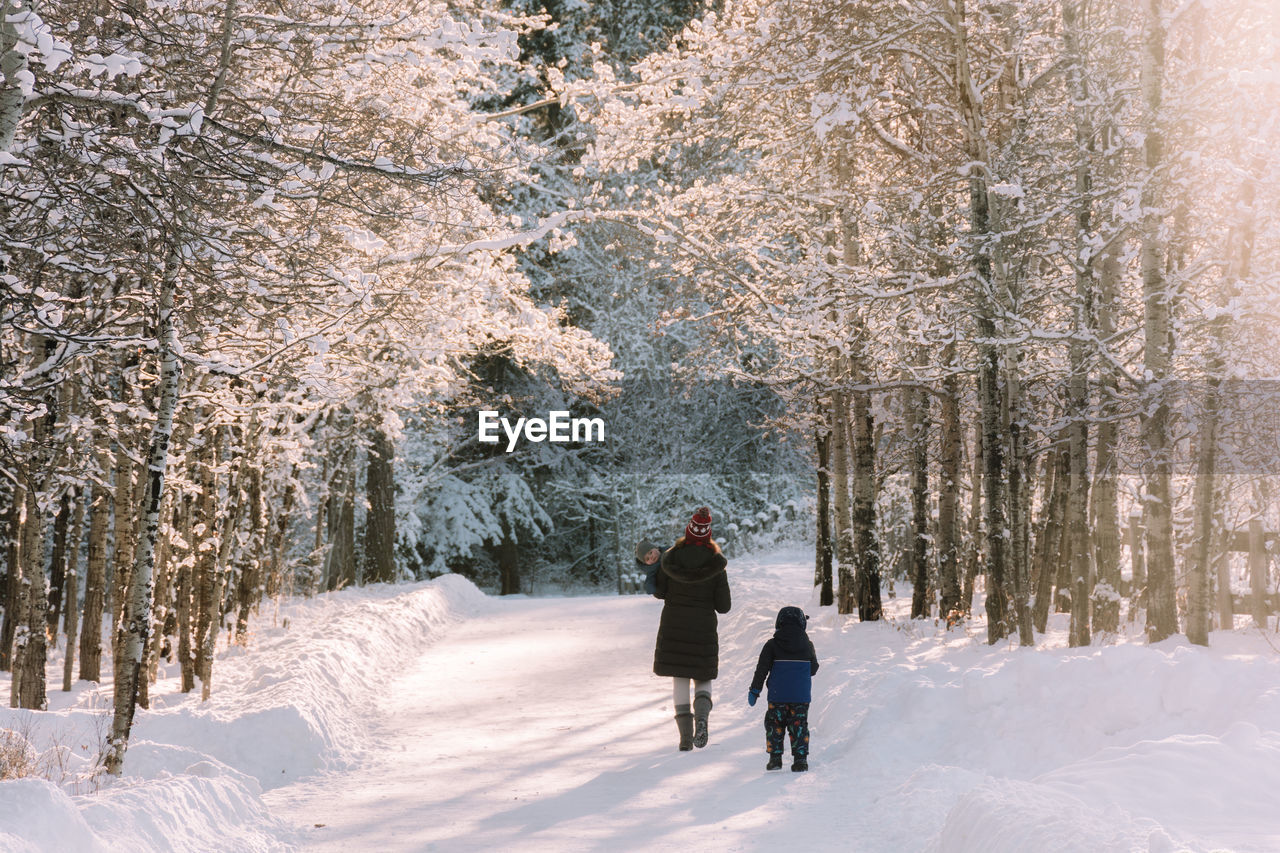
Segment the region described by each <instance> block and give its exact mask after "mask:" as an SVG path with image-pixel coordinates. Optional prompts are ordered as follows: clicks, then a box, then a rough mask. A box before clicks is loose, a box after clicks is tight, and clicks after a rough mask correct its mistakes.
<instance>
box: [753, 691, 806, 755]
mask: <svg viewBox="0 0 1280 853" xmlns="http://www.w3.org/2000/svg"><path fill="white" fill-rule="evenodd" d="M784 732H785V733H787V734H789V735H790V736H791V755H792V757H793V758H800V757H802V756H806V755H808V754H809V703H808V702H770V703H769V710H768V711H765V714H764V736H765V748H766V749H768V750H769V752H770V753H771V754H773V755H782V735H783V733H784Z"/></svg>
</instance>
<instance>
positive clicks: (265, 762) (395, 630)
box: [0, 575, 486, 853]
mask: <svg viewBox="0 0 1280 853" xmlns="http://www.w3.org/2000/svg"><path fill="white" fill-rule="evenodd" d="M485 600H486V599H485V596H484V594H483V593H481V592H480V591H479V590H478V589H476V587H475V586H474V585H472V584H471V583H470V582H469V581H466V580H465V579H463V578H461V577H458V576H454V575H445V576H443V577H440V578H437V579H436V580H434V581H429V582H425V583H421V584H415V585H413V586H408V587H406V586H398V587H397V586H387V585H382V586H373V587H364V588H359V589H350V590H344V591H341V592H337V593H329V594H326V595H322V596H318V597H316V598H312V599H299V600H293V601H291V602H289V603H288V604H286V605H285V606H284V607H283V608H282V609H281V610H280V612H278V613H275V614H265V613H264V614H263V615H262V616H261V617H259V618H257V619H256V620H255V621H254V623H253V625H252V626H251V627H252V629H253V634H252V636H251V638H250V648H249V650H248V651H247V652H246V650H245V649H243V648H240V647H233V648H230V649H226V650H223V651H222V652H221V653H220V654H219V655H218V657H217V661H216V663H215V665H214V671H213V677H214V690H213V694H212V696H211V698H210V701H208V702H205V703H201V702H200V701H199V694H198V690H197V692H196V693H195V694H191V695H184V694H182V693H180V692H179V689H178V687H179V686H178V683H177V680H176V678H168V679H164V680H162V681H161V682H160V683H159V684H157V685H156V686H155V687H154V688H153V689H152V710H149V711H148V710H142V709H139V711H138V714H137V717H136V719H135V722H134V729H133V735H132V738H131V746H130V748H129V752H128V754H127V756H126V759H125V777H124V778H123V779H121V780H104V779H103V778H102V777H100V776H99V777H97V778H96V779H93V780H92V782H91V783H88V787H92V786H93V785H96V784H103V785H104V787H103V788H102V790H100V791H97V792H96V793H82V792H81V790H82V789H84V788H85V787H86V784H87V783H86V779H87V778H88V771H89V770H90V769H91V768H92V765H93V763H94V760H95V759H96V754H97V752H96V751H97V749H98V747H99V745H100V744H101V741H102V736H103V734H104V733H105V731H106V726H107V723H108V719H109V718H108V714H107V711H106V710H105V709H106V708H107V705H108V702H109V699H107V698H105V697H109V695H110V693H109V691H110V689H111V688H110V685H109V684H103V685H102V686H101V687H93V686H92V685H86V684H83V683H82V684H80V685H78V686H77V692H76V693H75V694H73V696H72V698H71V700H70V701H71V704H70V705H69V706H68V707H63V708H57V707H56V705H55V708H56V709H55V710H51V711H48V712H43V713H38V712H30V711H20V710H9V709H5V710H2V711H0V728H8V729H12V730H14V731H19V732H22V733H23V734H24V735H25V736H26V737H27V738H28V739H29V740H30V741H31V742H32V744H33V746H34V747H35V748H36V750H37V751H38V752H39V753H40V755H41V757H42V761H41V763H42V764H43V765H44V766H46V767H48V766H58V767H61V768H63V772H62V773H61V776H62V779H63V782H64V785H63V787H64V788H67V789H68V790H63V788H60V787H59V786H58V785H56V784H53V783H52V782H49V781H46V780H44V779H34V778H27V779H18V780H14V781H5V782H0V850H6V851H8V850H15V851H24V853H25V851H54V850H57V851H63V850H66V851H71V850H75V851H82V850H83V851H94V852H95V853H96V851H114V850H121V851H124V850H129V851H145V850H157V851H203V850H228V849H230V850H237V851H246V853H249V851H267V850H281V849H291V848H292V846H293V840H294V838H293V832H292V830H291V829H290V828H289V827H287V826H286V825H285V824H283V823H282V822H280V821H278V820H277V819H276V818H274V817H273V816H272V815H271V814H270V813H269V812H268V810H267V808H266V806H265V805H264V804H263V801H262V791H263V790H264V789H269V788H272V787H275V786H278V785H281V784H285V783H286V782H291V781H294V780H296V779H297V778H299V777H302V776H307V775H310V774H313V773H316V772H317V771H321V770H333V769H341V768H344V767H349V766H351V765H352V764H354V763H355V762H356V761H357V760H358V758H359V756H360V755H361V753H362V751H363V750H365V749H367V748H368V747H369V734H370V733H369V730H368V721H369V720H370V719H372V718H373V717H374V714H375V711H376V703H377V700H378V699H379V697H380V695H381V693H382V689H381V686H382V683H383V682H384V681H386V680H387V679H388V678H389V677H390V676H392V675H393V674H395V673H396V672H397V671H398V670H399V669H400V668H401V667H402V665H403V663H404V661H405V659H406V658H407V657H409V656H412V655H414V654H415V653H417V652H418V651H420V650H421V649H423V648H425V647H426V646H427V645H429V644H430V643H431V642H433V641H434V640H435V639H436V638H437V637H439V635H440V634H441V632H443V631H444V630H445V629H446V627H447V626H448V624H449V623H450V622H451V621H453V620H456V619H458V618H462V617H465V616H468V615H472V614H474V613H476V612H478V611H479V610H480V609H481V608H482V607H483V606H484V602H485ZM269 620H275V621H276V622H277V623H278V626H277V627H267V626H266V624H265V623H268V621H269ZM286 626H287V627H286ZM59 665H60V662H57V663H55V664H52V665H51V668H50V678H51V682H50V683H56V682H54V681H53V679H54V678H56V677H60V674H55V673H54V670H55V669H58V668H59ZM109 670H110V665H109V663H104V671H109ZM174 675H176V673H174ZM7 689H8V685H7V683H4V684H0V690H3V691H6V692H7ZM65 696H67V694H60V693H58V692H56V691H55V692H51V694H50V697H51V701H53V702H55V703H58V702H62V701H67V700H65V699H63V697H65ZM51 755H52V756H54V758H53V759H51V758H50V756H51ZM55 775H56V774H55ZM108 782H110V783H109V784H108Z"/></svg>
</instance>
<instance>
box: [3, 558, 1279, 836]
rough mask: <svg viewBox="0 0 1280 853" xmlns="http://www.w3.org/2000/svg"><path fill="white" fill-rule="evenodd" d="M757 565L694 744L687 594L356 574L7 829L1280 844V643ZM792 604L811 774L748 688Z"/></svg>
mask: <svg viewBox="0 0 1280 853" xmlns="http://www.w3.org/2000/svg"><path fill="white" fill-rule="evenodd" d="M730 571H731V584H732V587H733V593H734V610H733V612H732V613H730V614H729V615H728V616H727V617H723V618H722V621H721V631H720V637H721V676H720V678H719V680H718V681H717V682H716V685H715V687H716V691H717V695H716V708H715V710H714V711H713V712H712V716H711V720H712V727H711V728H712V736H711V743H710V745H709V746H708V747H707V748H706V749H703V750H695V751H694V752H691V753H679V752H677V751H676V739H677V738H676V730H675V725H674V723H673V721H672V719H671V715H672V709H671V698H670V694H669V681H668V680H666V679H659V678H657V677H655V676H653V675H652V674H650V664H651V659H652V643H653V633H654V630H655V627H656V624H657V618H658V611H659V609H660V608H661V602H658V601H655V600H653V599H650V598H646V597H643V596H628V597H618V596H599V597H587V598H552V599H529V598H523V597H515V598H506V599H491V598H484V597H483V596H480V595H479V594H478V593H476V592H475V590H474V588H472V587H470V586H469V585H468V584H466V582H465V581H461V580H460V579H458V578H448V577H447V578H443V579H441V580H438V581H435V582H432V583H429V584H419V585H415V586H413V587H402V588H398V589H397V588H387V587H383V588H374V589H369V590H352V591H348V592H344V593H340V594H337V595H330V596H325V597H322V598H321V599H318V600H313V601H309V602H298V603H295V604H293V605H290V606H289V607H288V608H286V613H285V615H288V616H289V617H290V619H291V627H290V628H289V629H288V630H287V631H286V630H283V629H282V628H274V629H266V628H263V629H261V630H259V632H258V634H257V635H256V636H255V638H254V642H253V644H252V647H251V649H250V650H249V652H248V653H245V652H243V651H242V650H239V649H235V650H232V652H229V653H227V654H225V655H224V657H223V659H221V660H219V662H218V664H217V668H216V669H215V675H214V677H215V694H214V699H213V700H212V701H211V702H209V703H207V705H206V706H204V707H199V706H198V703H197V702H195V701H193V700H192V699H190V698H186V697H181V696H180V695H179V694H176V693H174V692H173V686H172V685H171V684H168V683H166V684H162V685H161V688H160V690H159V694H158V697H157V702H156V705H158V706H160V707H159V708H158V710H156V711H153V712H149V713H144V714H142V715H141V716H140V718H139V723H138V728H137V734H136V741H137V742H136V743H135V745H134V746H133V747H132V748H131V749H130V753H129V761H130V762H132V763H131V765H130V770H131V772H133V773H134V774H136V775H135V778H133V779H131V780H126V781H125V782H124V783H122V784H117V785H114V786H108V787H106V788H105V789H104V790H102V791H100V792H98V793H95V794H80V795H73V796H67V795H66V794H65V793H63V792H62V791H60V790H58V789H57V788H55V787H54V786H52V785H49V784H47V783H44V782H37V781H32V780H20V781H17V782H2V783H0V850H9V849H14V850H24V851H25V850H37V851H44V850H114V849H121V850H124V849H130V850H132V849H155V850H168V849H189V850H214V849H237V850H273V849H300V850H308V851H310V850H318V851H324V850H342V851H344V853H351V851H356V850H376V851H379V853H393V851H420V850H459V851H461V850H478V849H493V850H497V849H502V850H525V851H543V850H545V851H553V850H554V851H560V850H606V849H607V850H617V849H645V850H674V849H677V848H679V849H682V850H684V849H691V848H692V849H703V850H770V849H779V848H782V849H786V848H789V847H793V846H796V847H805V848H816V849H836V848H839V849H857V850H869V851H904V850H937V851H969V850H972V851H1005V850H1007V851H1051V850H1061V851H1105V850H1126V851H1128V850H1150V851H1174V850H1180V849H1190V850H1205V851H1208V850H1219V849H1229V850H1241V851H1245V850H1257V851H1263V850H1276V849H1280V813H1278V812H1277V810H1276V809H1275V808H1274V796H1275V792H1276V791H1277V790H1280V652H1277V651H1276V650H1275V649H1274V648H1273V647H1272V645H1271V644H1272V643H1274V642H1276V640H1275V638H1274V637H1264V636H1262V635H1261V634H1259V633H1258V632H1256V631H1251V630H1247V629H1245V630H1238V631H1236V632H1233V633H1223V632H1219V633H1216V634H1214V635H1213V637H1212V647H1211V648H1210V649H1208V650H1205V649H1199V648H1194V647H1190V646H1188V645H1186V644H1185V643H1181V642H1178V641H1169V642H1166V643H1162V644H1160V645H1158V646H1155V647H1149V646H1146V645H1144V644H1142V643H1141V642H1135V641H1132V640H1130V639H1128V638H1126V637H1120V638H1112V642H1111V643H1110V644H1108V645H1103V646H1095V647H1092V648H1088V649H1082V650H1069V649H1066V648H1065V630H1064V629H1065V624H1062V623H1060V622H1059V623H1055V626H1054V630H1051V631H1050V633H1049V634H1048V635H1047V636H1046V637H1045V638H1044V642H1043V644H1042V648H1041V649H1039V650H1036V651H1030V650H1019V649H1016V648H1011V647H1008V646H1005V645H998V646H995V647H988V646H987V645H986V644H985V643H984V642H983V637H984V631H983V628H982V625H981V624H980V623H975V624H972V625H970V626H968V628H967V631H966V632H957V631H953V632H951V633H950V634H948V633H947V632H945V631H942V630H941V629H939V628H938V627H937V626H935V625H934V624H933V623H932V622H926V623H913V622H911V621H910V620H908V619H906V618H905V610H906V608H907V607H908V605H909V601H908V599H907V598H902V597H900V598H897V599H892V600H889V601H888V613H889V615H890V619H889V620H887V621H886V622H884V623H880V624H858V623H857V622H855V621H845V620H843V619H841V618H840V617H838V616H837V615H836V614H834V613H831V612H820V611H819V608H817V606H816V603H815V602H814V601H813V599H812V594H811V590H810V588H809V581H810V576H811V572H812V556H811V552H805V551H798V552H793V553H786V554H779V555H775V556H772V557H768V558H764V559H760V560H738V561H734V563H733V564H732V565H731V568H730ZM784 604H799V605H801V606H804V607H805V608H806V610H807V612H809V613H810V614H811V615H812V616H813V618H812V619H811V621H810V635H811V637H812V638H813V640H814V643H815V645H816V646H817V650H818V655H819V658H820V660H821V661H822V663H823V667H822V670H821V671H820V672H819V673H818V675H817V677H816V680H815V702H814V704H813V708H812V710H811V715H810V716H811V720H812V727H813V745H812V747H813V748H812V755H811V758H810V764H811V767H812V770H811V771H810V772H809V773H807V774H793V773H791V772H790V771H789V770H785V769H784V770H783V771H781V772H775V773H768V774H766V773H765V771H764V761H765V754H764V745H763V740H764V739H763V727H762V723H761V721H762V716H763V709H762V706H760V705H757V706H756V707H755V708H748V707H747V704H746V688H747V685H748V682H749V680H750V672H751V669H752V667H753V666H754V662H755V657H756V654H757V652H758V650H759V646H760V644H761V643H763V641H764V640H765V639H766V638H767V637H768V636H769V634H770V632H771V629H772V622H773V615H774V614H775V613H776V611H777V608H778V607H780V606H782V605H784ZM264 618H265V617H264ZM0 690H7V682H0ZM51 695H52V696H53V697H54V699H55V702H61V704H55V707H56V708H60V709H62V710H59V711H57V713H55V714H47V715H38V716H39V717H40V718H41V719H42V720H52V721H54V723H56V724H57V725H61V726H62V727H63V729H62V731H63V734H62V735H61V739H62V741H63V742H64V743H67V742H68V737H69V736H68V735H67V732H68V731H69V730H71V728H73V727H74V726H76V725H79V726H81V727H82V728H83V729H85V730H86V731H87V730H88V729H89V728H91V726H92V722H93V720H94V719H100V718H101V712H94V711H92V710H91V706H92V704H93V698H92V697H93V692H92V691H90V690H88V689H86V687H85V686H83V685H82V686H81V687H80V689H78V691H77V692H76V693H73V694H71V695H70V696H69V697H66V698H61V697H65V696H66V695H65V694H59V693H54V694H51ZM95 714H96V715H97V716H96V718H95ZM30 716H31V715H23V714H21V713H19V712H11V711H4V712H0V727H10V728H12V727H14V726H15V721H16V722H19V723H20V722H21V720H22V719H27V718H29V717H30ZM54 723H42V725H44V726H45V727H46V729H47V730H50V731H51V730H53V729H55V728H57V725H54ZM99 725H100V724H99ZM91 736H92V735H91V732H90V733H89V734H85V735H84V739H86V740H88V739H90V738H91ZM34 738H35V740H36V741H37V742H38V743H47V742H48V741H49V740H51V739H57V738H54V737H53V736H52V735H48V734H47V733H42V732H40V731H37V732H35V733H34ZM72 763H73V762H72ZM139 833H140V834H141V837H142V839H143V844H142V846H141V848H139V847H138V846H135V845H134V844H132V843H130V841H131V839H130V836H131V835H135V834H139Z"/></svg>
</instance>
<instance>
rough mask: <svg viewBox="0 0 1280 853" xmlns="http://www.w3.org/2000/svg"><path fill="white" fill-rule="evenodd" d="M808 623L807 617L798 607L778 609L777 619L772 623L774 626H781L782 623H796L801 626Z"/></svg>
mask: <svg viewBox="0 0 1280 853" xmlns="http://www.w3.org/2000/svg"><path fill="white" fill-rule="evenodd" d="M808 623H809V617H808V616H805V615H804V611H803V610H801V609H800V608H799V607H784V608H782V609H781V610H779V611H778V619H777V621H776V622H774V623H773V627H774V628H781V627H782V626H783V625H798V626H800V627H801V628H803V627H804V626H805V625H807V624H808Z"/></svg>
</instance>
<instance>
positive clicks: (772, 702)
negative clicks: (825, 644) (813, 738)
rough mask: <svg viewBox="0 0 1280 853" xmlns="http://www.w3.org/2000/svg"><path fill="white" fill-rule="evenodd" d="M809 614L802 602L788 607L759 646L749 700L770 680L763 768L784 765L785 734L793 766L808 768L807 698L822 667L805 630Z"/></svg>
mask: <svg viewBox="0 0 1280 853" xmlns="http://www.w3.org/2000/svg"><path fill="white" fill-rule="evenodd" d="M808 621H809V617H808V616H805V615H804V611H803V610H801V609H800V608H799V607H784V608H782V609H781V610H779V611H778V618H777V620H776V621H775V622H774V629H775V630H774V632H773V638H772V639H771V640H769V641H768V642H766V643H765V644H764V648H763V649H761V650H760V662H759V663H757V664H756V674H755V678H753V679H751V688H750V689H749V690H748V691H747V704H748V705H755V704H756V700H757V699H759V698H760V689H761V688H762V687H764V683H765V677H766V676H767V677H768V679H769V710H768V711H766V712H765V715H764V733H765V748H766V749H768V750H769V763H768V764H766V765H765V768H764V769H765V770H778V769H780V768H781V767H782V736H783V733H784V732H785V733H787V734H789V735H790V736H791V769H792V770H794V771H796V772H797V773H798V772H801V771H804V770H808V769H809V702H810V701H811V699H812V687H811V684H812V679H813V676H814V675H815V674H816V673H817V671H818V654H817V652H815V651H814V650H813V643H812V642H811V641H810V640H809V635H808V634H807V633H805V630H804V629H805V625H806V624H807V623H808Z"/></svg>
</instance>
